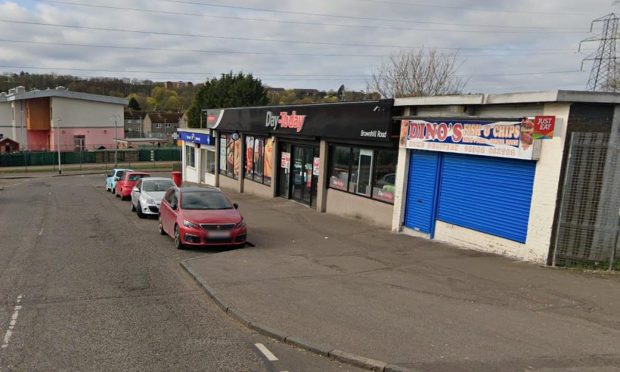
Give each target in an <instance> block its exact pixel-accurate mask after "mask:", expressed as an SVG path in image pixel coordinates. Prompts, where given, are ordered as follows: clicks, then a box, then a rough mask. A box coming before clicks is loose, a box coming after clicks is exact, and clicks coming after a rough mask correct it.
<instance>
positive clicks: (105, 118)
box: [0, 87, 128, 151]
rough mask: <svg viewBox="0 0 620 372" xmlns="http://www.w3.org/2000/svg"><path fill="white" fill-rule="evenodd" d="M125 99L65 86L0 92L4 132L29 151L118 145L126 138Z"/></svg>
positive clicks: (0, 128) (1, 131)
mask: <svg viewBox="0 0 620 372" xmlns="http://www.w3.org/2000/svg"><path fill="white" fill-rule="evenodd" d="M127 103H128V101H127V100H126V99H124V98H118V97H109V96H101V95H96V94H88V93H78V92H71V91H69V90H67V89H66V88H63V87H57V88H56V89H47V90H33V91H30V92H26V90H25V89H24V88H23V87H17V88H14V89H11V90H10V91H9V93H8V94H6V93H0V134H3V135H4V137H6V138H11V139H13V140H15V141H16V142H18V143H19V144H20V147H21V148H22V149H24V150H29V151H56V150H57V149H58V146H60V150H61V151H76V150H94V149H98V148H114V146H115V139H123V138H124V137H125V134H124V129H123V127H124V125H123V123H124V121H123V111H124V107H125V106H126V105H127Z"/></svg>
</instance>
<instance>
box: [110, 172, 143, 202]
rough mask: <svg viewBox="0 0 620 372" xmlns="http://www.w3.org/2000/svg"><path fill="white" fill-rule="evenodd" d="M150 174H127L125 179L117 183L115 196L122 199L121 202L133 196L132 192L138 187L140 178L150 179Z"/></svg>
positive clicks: (124, 175) (124, 176)
mask: <svg viewBox="0 0 620 372" xmlns="http://www.w3.org/2000/svg"><path fill="white" fill-rule="evenodd" d="M148 176H150V174H148V173H145V172H133V171H132V172H125V174H123V177H122V178H121V179H120V180H118V181H117V182H116V188H115V189H114V194H116V196H118V197H120V198H121V200H125V199H126V198H129V197H130V196H131V190H132V189H133V187H134V186H135V185H136V182H138V180H139V179H140V178H144V177H148Z"/></svg>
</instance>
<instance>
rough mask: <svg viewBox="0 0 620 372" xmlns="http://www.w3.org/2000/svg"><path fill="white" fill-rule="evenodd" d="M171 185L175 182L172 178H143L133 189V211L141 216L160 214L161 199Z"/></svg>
mask: <svg viewBox="0 0 620 372" xmlns="http://www.w3.org/2000/svg"><path fill="white" fill-rule="evenodd" d="M171 187H174V182H173V181H172V179H170V178H160V177H144V178H141V179H140V180H138V183H136V186H135V187H134V188H133V190H131V211H132V212H136V213H137V214H138V217H140V218H144V217H146V216H147V215H158V214H159V205H160V204H161V199H162V198H163V197H164V194H165V193H166V191H168V189H170V188H171Z"/></svg>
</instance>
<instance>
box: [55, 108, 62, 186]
mask: <svg viewBox="0 0 620 372" xmlns="http://www.w3.org/2000/svg"><path fill="white" fill-rule="evenodd" d="M56 123H57V124H56V149H57V150H58V174H62V163H61V162H60V123H62V120H60V119H58V120H57V121H56Z"/></svg>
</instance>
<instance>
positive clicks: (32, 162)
mask: <svg viewBox="0 0 620 372" xmlns="http://www.w3.org/2000/svg"><path fill="white" fill-rule="evenodd" d="M114 154H115V151H114V150H109V149H107V150H92V151H63V152H61V153H60V160H61V163H62V164H87V163H108V164H110V163H114V162H115V158H114V157H115V155H114ZM116 156H117V160H118V161H119V162H138V161H180V160H181V149H180V148H178V147H174V148H153V149H139V150H138V149H129V150H118V152H117V154H116ZM56 164H58V153H57V152H29V151H23V152H17V153H11V154H2V155H0V167H29V166H36V165H56Z"/></svg>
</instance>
